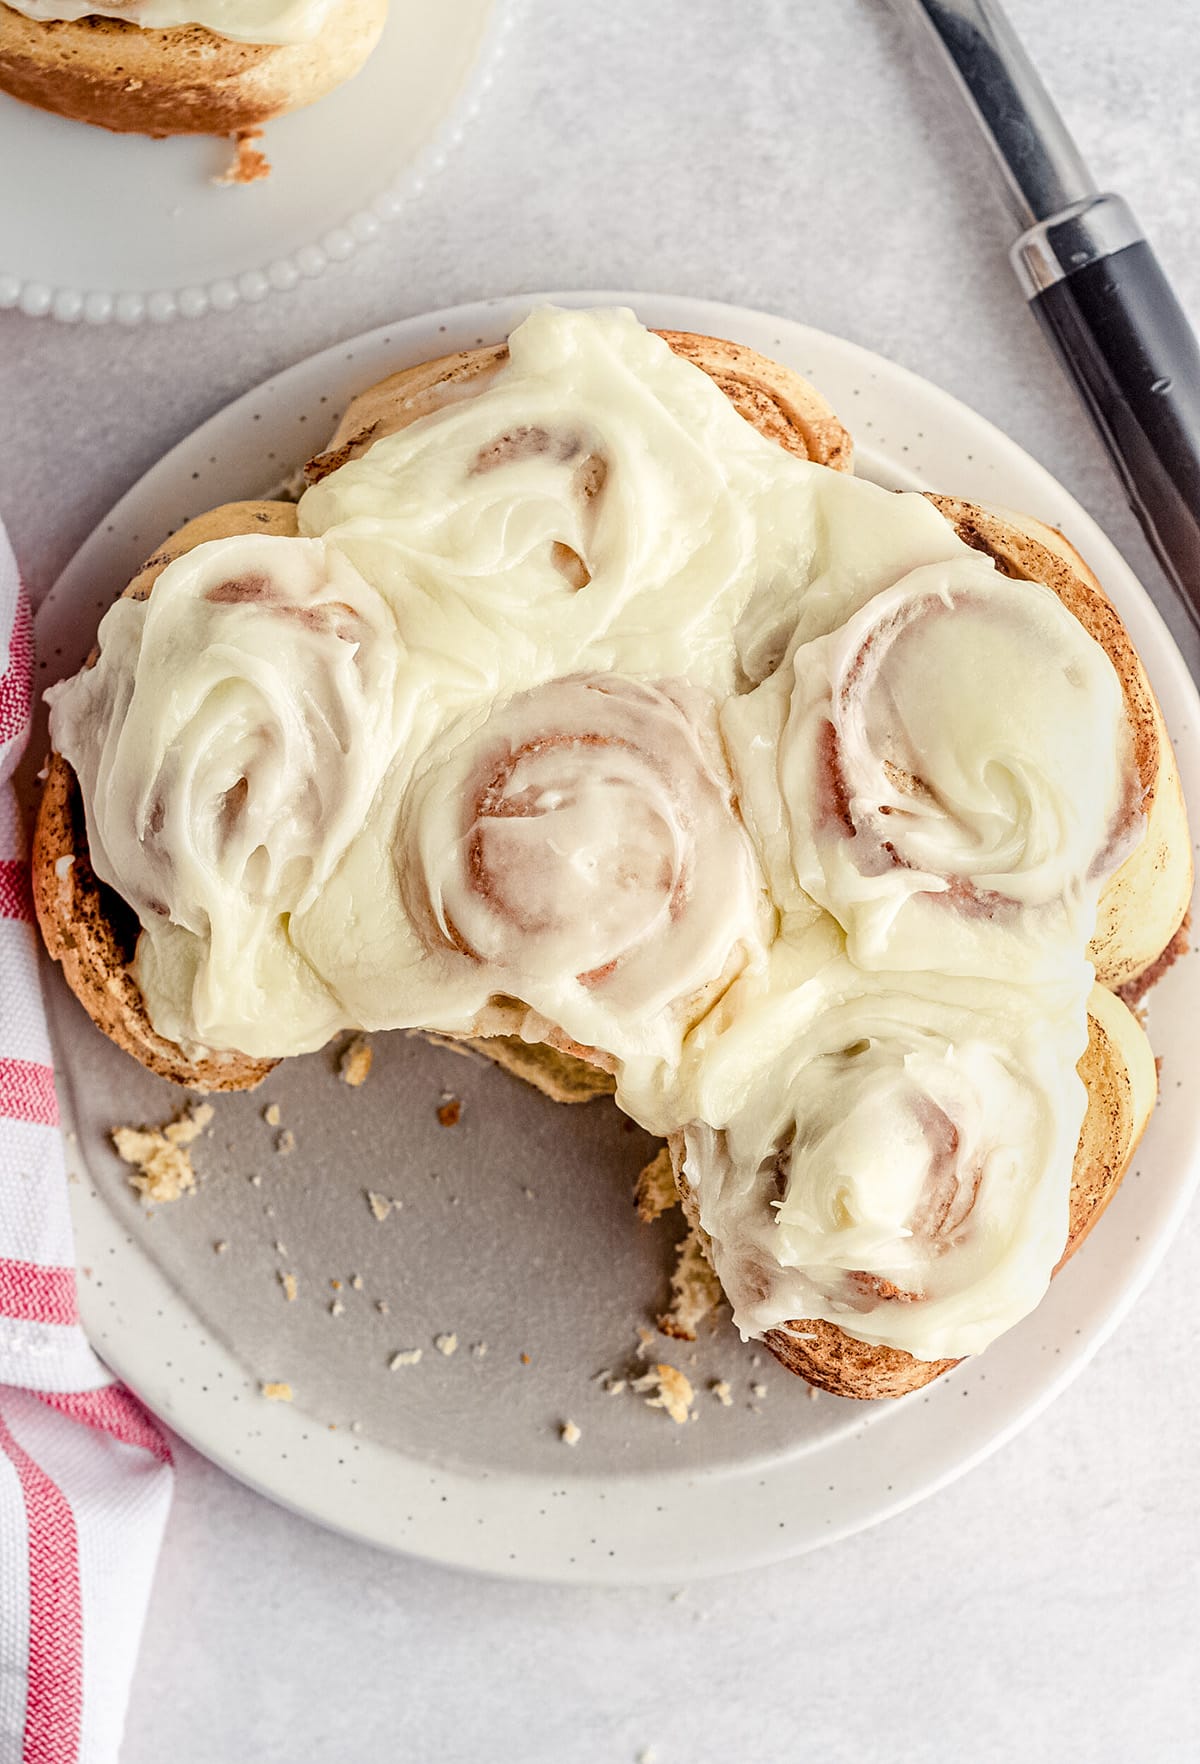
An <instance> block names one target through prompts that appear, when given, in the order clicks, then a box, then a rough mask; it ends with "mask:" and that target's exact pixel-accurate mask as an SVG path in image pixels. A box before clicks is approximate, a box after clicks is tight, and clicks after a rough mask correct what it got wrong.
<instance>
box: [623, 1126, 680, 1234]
mask: <svg viewBox="0 0 1200 1764" xmlns="http://www.w3.org/2000/svg"><path fill="white" fill-rule="evenodd" d="M633 1204H634V1206H635V1207H636V1209H637V1216H638V1218H639V1219H640V1220H641V1221H642V1223H643V1224H644V1225H650V1224H652V1223H653V1221H654V1220H655V1219H657V1218H659V1217H660V1216H661V1215H662V1214H663V1213H665V1212H667V1211H669V1209H670V1208H671V1207H675V1206H678V1205H679V1195H678V1193H677V1191H676V1188H675V1172H674V1170H673V1169H672V1168H671V1154H670V1152H669V1151H668V1150H667V1148H666V1146H665V1145H664V1146H663V1148H662V1150H661V1151H660V1152H659V1153H658V1154H657V1155H656V1156H655V1157H653V1158H651V1160H650V1162H649V1163H648V1164H646V1165H645V1166H644V1167H643V1168H642V1169H641V1170H640V1171H639V1172H638V1179H637V1185H636V1187H635V1188H634V1191H633Z"/></svg>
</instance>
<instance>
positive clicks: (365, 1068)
mask: <svg viewBox="0 0 1200 1764" xmlns="http://www.w3.org/2000/svg"><path fill="white" fill-rule="evenodd" d="M374 1057H375V1053H374V1049H373V1048H372V1046H371V1043H370V1042H369V1041H368V1040H367V1038H366V1036H365V1035H356V1036H355V1037H354V1039H353V1041H351V1042H349V1043H348V1044H347V1045H346V1047H345V1048H343V1050H342V1057H341V1059H340V1060H339V1061H338V1077H339V1078H340V1079H341V1081H342V1083H343V1084H348V1085H349V1086H350V1088H351V1090H357V1089H358V1087H359V1085H360V1084H365V1083H366V1081H367V1077H368V1075H369V1073H370V1070H371V1061H372V1060H373V1059H374Z"/></svg>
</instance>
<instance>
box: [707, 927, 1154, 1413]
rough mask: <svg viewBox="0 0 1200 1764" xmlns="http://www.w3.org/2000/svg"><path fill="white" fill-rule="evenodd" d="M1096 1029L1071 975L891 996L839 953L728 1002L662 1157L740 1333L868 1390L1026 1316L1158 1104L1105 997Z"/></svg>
mask: <svg viewBox="0 0 1200 1764" xmlns="http://www.w3.org/2000/svg"><path fill="white" fill-rule="evenodd" d="M1087 1018H1088V1022H1087V1028H1086V1029H1085V1027H1084V1011H1083V1010H1082V1009H1081V1008H1080V1007H1079V1004H1078V1002H1077V998H1076V996H1075V995H1074V994H1073V991H1072V989H1071V988H1070V987H1069V986H1068V987H1062V986H1059V987H1052V988H1045V989H1033V988H1026V987H1016V986H1011V985H1005V984H1003V983H1000V982H988V983H980V982H978V981H976V982H972V983H969V984H968V983H965V982H962V981H957V982H950V981H941V982H937V981H934V980H933V979H932V978H931V977H922V979H921V981H920V982H919V983H917V984H913V983H910V982H907V981H906V982H905V985H904V988H903V989H900V988H899V987H897V986H895V985H894V984H893V983H891V982H890V981H887V980H884V979H882V978H881V979H880V980H878V981H871V980H869V979H868V978H867V977H865V976H862V975H861V974H860V973H858V972H857V970H855V969H853V968H852V967H851V966H850V965H849V964H848V963H845V962H843V961H841V960H840V959H837V958H835V959H834V960H833V961H832V962H831V963H829V964H828V965H827V966H826V967H824V968H823V969H822V970H820V971H819V972H818V973H817V974H816V975H815V976H813V977H812V978H811V979H809V980H807V981H805V982H802V983H801V984H799V985H790V986H788V987H786V988H785V989H783V990H782V991H780V992H778V993H775V994H772V995H768V996H767V998H766V999H765V1000H763V1001H761V1002H759V1003H758V1004H757V1005H753V1006H751V1007H750V1008H748V1009H746V1010H745V1011H743V1012H741V1013H740V1014H739V1015H738V1017H737V1019H736V1021H735V1022H734V1023H733V1025H732V1027H730V1028H729V1029H727V1031H726V1032H725V1033H724V1034H723V1035H721V1036H720V1037H718V1038H717V1039H716V1040H715V1042H714V1043H713V1044H712V1045H710V1046H709V1048H708V1049H707V1051H706V1054H705V1057H704V1059H703V1061H702V1063H701V1067H700V1070H699V1072H698V1073H697V1075H696V1076H695V1077H694V1079H693V1089H692V1092H691V1097H690V1100H691V1102H692V1104H693V1106H694V1108H695V1111H696V1117H697V1118H696V1120H695V1121H694V1122H693V1124H692V1125H691V1126H690V1127H688V1128H687V1129H685V1130H684V1132H683V1133H682V1134H681V1135H679V1136H677V1138H676V1140H675V1141H674V1144H673V1155H674V1158H675V1162H676V1166H677V1169H678V1170H679V1173H680V1176H681V1180H682V1183H683V1186H684V1189H685V1192H686V1196H687V1204H688V1206H689V1209H690V1210H691V1212H692V1215H693V1217H694V1218H695V1220H696V1221H697V1223H698V1224H699V1226H700V1228H701V1231H702V1233H703V1236H704V1241H705V1243H706V1244H707V1245H708V1247H709V1253H710V1255H711V1259H712V1261H713V1265H714V1267H715V1268H716V1270H717V1272H718V1274H719V1276H720V1278H721V1282H722V1285H723V1286H724V1288H725V1291H726V1293H727V1295H728V1296H729V1298H730V1300H731V1302H732V1304H733V1307H734V1320H735V1322H736V1323H737V1324H738V1325H739V1327H740V1328H741V1330H742V1333H743V1334H744V1335H749V1336H753V1337H757V1338H761V1339H763V1340H765V1341H766V1343H767V1345H768V1346H769V1347H770V1348H771V1349H772V1351H773V1352H775V1353H776V1354H777V1356H778V1357H779V1358H781V1359H782V1360H783V1361H784V1363H785V1364H787V1365H789V1366H791V1368H792V1369H793V1370H795V1371H799V1372H801V1373H802V1374H803V1375H804V1376H805V1377H806V1378H810V1379H812V1380H813V1381H814V1382H817V1383H821V1384H823V1385H824V1386H825V1388H827V1389H832V1390H837V1391H838V1392H839V1393H840V1394H844V1395H863V1396H871V1395H881V1394H898V1392H899V1390H900V1389H912V1388H916V1387H917V1386H919V1385H920V1384H923V1383H926V1382H928V1380H929V1379H930V1378H932V1377H935V1376H936V1375H937V1374H938V1373H939V1372H941V1371H944V1370H945V1368H946V1365H947V1364H948V1363H952V1362H953V1361H954V1360H956V1359H958V1358H960V1357H961V1356H963V1355H965V1354H973V1353H978V1352H980V1351H982V1349H983V1348H985V1347H986V1346H987V1345H988V1344H989V1343H990V1342H991V1341H993V1340H994V1339H995V1338H996V1337H997V1336H998V1335H1000V1334H1001V1333H1002V1332H1003V1331H1004V1330H1006V1329H1008V1328H1010V1327H1011V1326H1012V1325H1013V1324H1014V1323H1016V1322H1018V1321H1019V1320H1020V1318H1021V1317H1023V1316H1025V1315H1027V1314H1028V1312H1029V1311H1030V1310H1032V1309H1033V1307H1034V1306H1035V1305H1036V1304H1037V1302H1038V1301H1039V1299H1040V1298H1041V1296H1042V1295H1043V1293H1044V1292H1045V1289H1046V1286H1047V1284H1048V1282H1049V1280H1050V1278H1051V1275H1052V1274H1053V1273H1054V1271H1055V1270H1056V1268H1057V1267H1058V1266H1059V1265H1061V1262H1062V1261H1063V1260H1064V1259H1065V1255H1066V1253H1069V1248H1074V1247H1075V1244H1076V1243H1077V1242H1078V1241H1079V1240H1081V1238H1082V1236H1083V1234H1084V1233H1085V1232H1086V1230H1087V1229H1088V1228H1090V1225H1091V1223H1092V1222H1093V1221H1094V1219H1095V1217H1098V1216H1099V1212H1100V1211H1101V1210H1102V1208H1103V1205H1104V1204H1106V1202H1107V1200H1108V1198H1109V1197H1110V1195H1111V1193H1112V1192H1114V1191H1115V1188H1116V1185H1117V1182H1119V1180H1120V1175H1121V1173H1122V1172H1123V1170H1124V1168H1125V1166H1126V1165H1127V1163H1128V1160H1129V1157H1130V1156H1131V1155H1132V1151H1133V1148H1134V1146H1135V1145H1136V1142H1137V1140H1138V1138H1139V1137H1140V1134H1141V1131H1142V1129H1143V1127H1144V1125H1145V1122H1146V1119H1147V1118H1148V1115H1149V1112H1150V1108H1151V1107H1152V1104H1153V1099H1154V1094H1155V1077H1154V1063H1153V1058H1152V1056H1151V1054H1150V1051H1149V1047H1148V1045H1147V1043H1146V1039H1145V1035H1144V1033H1143V1032H1142V1030H1141V1028H1140V1026H1139V1025H1138V1024H1137V1022H1136V1020H1135V1019H1134V1018H1133V1017H1132V1016H1131V1014H1130V1013H1129V1012H1128V1011H1127V1010H1126V1009H1125V1007H1124V1006H1123V1005H1122V1004H1121V1003H1120V1001H1119V1000H1117V999H1115V998H1114V997H1113V995H1112V994H1110V993H1107V992H1105V991H1104V989H1102V988H1099V987H1097V988H1095V990H1094V992H1093V993H1092V995H1091V997H1090V999H1089V1003H1088V1007H1087ZM1081 1073H1086V1076H1087V1079H1088V1082H1087V1084H1086V1086H1085V1084H1084V1082H1083V1081H1082V1079H1081ZM843 1360H844V1362H845V1364H844V1366H842V1370H841V1372H840V1373H839V1370H838V1368H839V1364H840V1363H841V1362H842V1361H843Z"/></svg>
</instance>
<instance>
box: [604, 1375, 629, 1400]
mask: <svg viewBox="0 0 1200 1764" xmlns="http://www.w3.org/2000/svg"><path fill="white" fill-rule="evenodd" d="M628 1383H629V1380H628V1379H626V1378H606V1379H605V1380H604V1392H605V1395H606V1396H620V1394H621V1392H622V1391H623V1390H625V1389H626V1388H627V1387H628Z"/></svg>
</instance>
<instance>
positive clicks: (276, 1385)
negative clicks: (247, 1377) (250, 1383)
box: [258, 1378, 292, 1403]
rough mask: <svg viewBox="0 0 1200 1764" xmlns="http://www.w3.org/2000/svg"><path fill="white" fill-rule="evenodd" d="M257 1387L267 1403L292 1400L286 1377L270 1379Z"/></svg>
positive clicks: (290, 1388)
mask: <svg viewBox="0 0 1200 1764" xmlns="http://www.w3.org/2000/svg"><path fill="white" fill-rule="evenodd" d="M258 1388H259V1389H260V1390H261V1391H262V1393H263V1395H264V1396H265V1397H266V1399H267V1401H268V1402H269V1403H290V1402H291V1400H292V1387H291V1385H290V1384H289V1383H288V1382H287V1380H286V1378H282V1379H278V1380H271V1381H269V1382H268V1383H266V1384H260V1385H259V1387H258Z"/></svg>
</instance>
